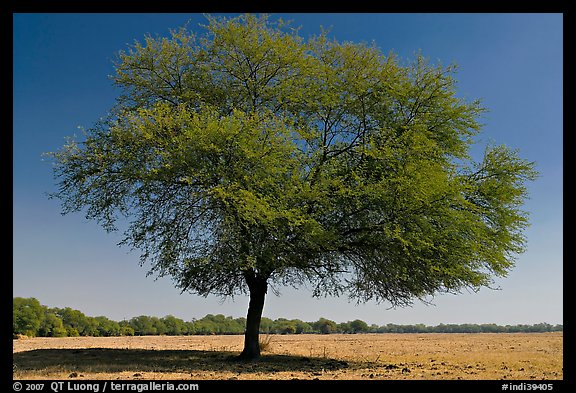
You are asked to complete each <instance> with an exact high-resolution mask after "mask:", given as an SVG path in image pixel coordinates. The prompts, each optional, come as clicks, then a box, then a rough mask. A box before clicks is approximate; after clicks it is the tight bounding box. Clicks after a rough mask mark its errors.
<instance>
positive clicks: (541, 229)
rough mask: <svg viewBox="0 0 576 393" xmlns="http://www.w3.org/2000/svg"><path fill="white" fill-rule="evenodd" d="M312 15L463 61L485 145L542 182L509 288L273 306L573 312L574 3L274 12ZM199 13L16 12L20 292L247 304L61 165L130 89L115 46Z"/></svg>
mask: <svg viewBox="0 0 576 393" xmlns="http://www.w3.org/2000/svg"><path fill="white" fill-rule="evenodd" d="M278 16H281V17H282V18H283V19H285V20H286V19H291V20H293V24H294V25H296V26H302V29H301V31H300V34H301V35H302V36H304V37H307V36H309V35H311V34H317V33H318V32H319V31H320V26H321V25H322V26H324V27H331V34H332V35H333V36H334V37H335V38H336V39H338V40H340V41H355V42H358V41H364V42H369V43H370V42H372V41H374V42H375V43H376V45H377V46H378V47H380V48H381V50H382V51H383V52H384V53H388V52H389V51H391V50H392V51H394V52H395V53H396V54H398V55H399V56H400V57H401V58H402V59H406V60H407V61H409V60H410V59H413V58H414V56H415V53H417V52H418V51H421V52H422V54H423V55H425V56H427V57H429V58H430V59H431V61H432V62H434V63H438V62H440V63H442V64H445V65H447V64H449V63H456V64H458V66H459V70H458V73H457V74H456V79H457V80H458V82H459V83H458V94H459V96H461V97H464V98H467V99H470V100H472V99H475V98H481V99H482V102H483V104H484V106H485V107H487V108H488V109H489V112H488V113H487V114H486V115H485V117H484V118H483V119H482V121H483V123H484V124H485V127H484V129H483V132H482V133H481V134H480V135H479V136H478V138H477V141H478V144H477V146H476V147H475V148H474V153H475V154H478V153H479V152H481V151H482V150H483V147H484V146H485V145H486V144H487V143H489V142H490V141H494V142H496V143H498V144H506V145H508V146H510V147H513V148H517V149H518V150H519V152H520V155H521V156H522V157H524V158H527V159H528V160H531V161H535V162H536V165H537V169H538V171H539V172H540V177H539V178H538V180H536V181H535V182H533V183H531V184H530V185H529V190H530V199H529V200H528V201H527V203H526V205H525V209H526V210H527V211H529V212H530V221H531V227H530V228H529V229H528V230H527V232H526V235H527V238H528V243H527V244H528V249H527V252H526V253H524V254H522V255H520V256H519V257H518V259H517V266H516V267H515V268H514V270H512V271H511V273H510V274H509V276H508V277H507V278H504V279H499V280H497V281H496V286H497V287H499V288H500V289H499V290H490V289H483V290H481V291H480V292H478V293H467V292H464V293H463V294H461V295H457V296H454V295H443V296H437V297H436V298H435V299H433V303H434V305H432V306H426V305H423V304H421V303H418V302H417V303H415V305H414V306H413V307H409V308H404V309H390V308H389V305H388V304H380V305H376V304H374V303H368V304H365V305H356V304H355V303H353V302H349V301H348V300H347V299H346V298H344V297H342V298H321V299H315V298H312V297H311V295H310V292H309V291H308V290H306V289H305V288H301V289H299V290H295V289H292V288H278V289H279V290H280V292H281V294H282V295H281V296H280V297H276V296H274V295H272V294H271V293H270V294H269V296H268V298H267V299H266V305H265V309H264V315H265V316H268V317H270V318H278V317H286V318H299V319H302V320H305V321H313V320H317V319H318V318H319V317H325V318H330V319H333V320H335V321H337V322H342V321H348V320H353V319H357V318H359V319H362V320H365V321H366V322H368V323H369V324H372V323H375V324H378V325H382V324H386V323H424V324H428V325H436V324H439V323H498V324H517V323H539V322H548V323H552V324H556V323H562V322H563V313H562V309H563V307H562V302H563V250H562V249H563V199H562V195H563V149H562V146H563V129H562V127H563V124H562V116H563V101H562V88H563V79H562V73H563V66H562V64H563V35H562V30H563V17H562V15H561V14H498V13H496V14H474V13H470V14H273V15H272V18H275V17H278ZM187 21H189V23H190V24H189V27H190V28H196V26H198V23H204V22H205V21H206V20H205V18H204V17H203V16H202V15H199V14H14V31H13V43H14V52H13V65H14V75H13V102H14V106H13V295H14V296H22V297H36V298H38V299H39V300H40V302H41V303H43V304H46V305H48V306H51V307H55V306H58V307H64V306H70V307H73V308H77V309H80V310H82V311H83V312H84V313H86V314H87V315H92V316H96V315H106V316H108V317H110V318H113V319H117V320H120V319H123V318H130V317H133V316H137V315H141V314H146V315H156V316H164V315H168V314H172V315H175V316H177V317H180V318H183V319H185V320H190V319H192V318H200V317H202V316H204V315H205V314H208V313H212V314H218V313H221V314H225V315H232V316H234V317H239V316H245V313H246V310H247V305H248V299H247V298H245V297H237V298H235V299H234V300H233V301H232V300H227V301H221V300H220V299H218V298H215V297H214V298H213V297H208V298H203V297H198V296H195V295H190V294H180V293H179V291H178V290H177V289H175V288H174V287H173V286H172V283H171V281H170V279H168V278H164V279H158V280H154V278H153V277H146V272H147V268H146V267H140V266H139V263H138V262H139V261H138V254H137V252H133V253H130V252H129V250H128V249H126V248H120V247H118V246H117V245H116V244H117V243H118V242H119V241H120V238H121V234H117V233H112V234H108V233H106V232H105V231H104V230H103V229H101V228H100V227H98V225H97V224H96V223H95V222H90V221H87V220H86V219H85V218H84V216H83V215H82V214H71V215H67V216H62V215H61V214H60V204H59V202H58V201H57V200H49V199H48V198H47V197H46V195H45V194H46V193H47V192H51V191H54V189H55V183H54V179H53V176H52V169H51V164H50V163H49V162H47V161H46V160H44V159H43V157H42V153H44V152H48V151H54V150H57V149H58V148H59V147H60V146H61V145H62V144H63V143H64V142H65V137H66V136H71V135H74V134H79V130H78V127H79V126H81V127H85V128H89V127H90V126H92V125H93V124H94V122H96V121H97V120H98V119H99V118H100V117H102V116H105V115H106V113H107V111H108V110H109V109H110V108H111V107H112V105H113V104H114V100H115V98H116V97H117V96H118V94H119V92H118V90H117V89H116V88H114V86H113V85H112V83H111V81H110V80H109V78H108V76H109V75H112V74H113V73H114V67H113V64H112V60H113V59H114V56H115V54H116V53H117V52H118V51H119V50H121V49H126V47H127V45H128V44H131V43H133V42H134V40H141V39H142V38H143V37H144V35H145V34H147V33H150V34H151V35H167V34H168V32H169V29H172V28H177V27H179V26H182V25H184V24H185V23H186V22H187Z"/></svg>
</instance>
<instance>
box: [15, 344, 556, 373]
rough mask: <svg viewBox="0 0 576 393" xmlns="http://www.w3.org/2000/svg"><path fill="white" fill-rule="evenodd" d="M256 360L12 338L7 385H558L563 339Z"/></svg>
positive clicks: (220, 351) (221, 347)
mask: <svg viewBox="0 0 576 393" xmlns="http://www.w3.org/2000/svg"><path fill="white" fill-rule="evenodd" d="M269 338H270V344H269V348H268V350H267V351H265V352H264V353H263V357H262V358H261V359H260V360H259V361H256V362H249V363H240V362H236V361H232V360H231V358H232V357H233V356H234V355H237V354H238V353H239V352H240V351H241V349H242V344H243V336H175V337H173V336H146V337H66V338H31V339H24V340H14V343H13V362H14V373H13V376H14V378H15V379H69V378H75V379H154V380H156V379H195V380H202V379H321V380H322V379H336V380H343V379H516V380H518V379H521V380H544V379H562V378H563V367H562V365H563V353H562V340H563V335H562V333H508V334H507V333H481V334H459V333H449V334H448V333H446V334H443V333H429V334H330V335H316V334H311V335H274V336H270V337H269Z"/></svg>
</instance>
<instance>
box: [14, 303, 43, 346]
mask: <svg viewBox="0 0 576 393" xmlns="http://www.w3.org/2000/svg"><path fill="white" fill-rule="evenodd" d="M44 318H45V310H44V308H43V307H42V305H41V304H40V302H39V301H38V299H36V298H33V297H31V298H26V299H25V298H21V297H15V298H14V299H13V301H12V331H13V333H14V334H24V335H26V336H31V337H34V336H36V335H37V334H38V331H39V329H40V327H41V326H42V323H43V322H44Z"/></svg>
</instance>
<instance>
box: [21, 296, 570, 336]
mask: <svg viewBox="0 0 576 393" xmlns="http://www.w3.org/2000/svg"><path fill="white" fill-rule="evenodd" d="M13 302H14V304H15V307H14V308H13V319H14V320H19V321H22V320H24V319H22V314H24V315H26V316H28V318H29V319H26V324H25V325H24V327H21V328H20V330H16V329H14V330H13V333H14V334H26V333H22V332H26V331H28V332H33V333H34V334H33V335H34V336H41V337H66V336H69V337H78V336H103V337H108V336H134V335H140V336H143V335H159V334H166V335H175V336H178V335H187V334H199V335H211V334H242V333H243V332H244V329H245V326H246V318H232V317H226V316H224V315H222V314H217V315H213V314H208V315H206V316H204V317H203V318H201V319H198V320H194V321H188V322H185V321H183V320H182V319H180V318H176V317H174V316H172V315H167V316H165V317H164V318H157V317H150V316H139V317H135V318H132V319H130V320H129V321H122V322H116V321H113V320H111V319H108V318H107V317H104V316H99V317H95V318H92V317H87V316H86V315H84V314H83V313H82V312H80V311H78V310H73V309H71V308H69V307H67V308H64V309H60V308H48V307H46V306H42V305H40V303H39V302H38V300H36V299H34V298H28V299H24V298H14V299H13ZM22 310H24V312H23V311H22ZM30 310H35V312H34V313H31V312H30ZM61 315H64V316H65V319H64V320H63V319H62V318H61ZM86 321H89V322H86ZM70 323H74V326H72V325H70ZM86 324H88V325H90V324H95V328H94V326H92V327H91V328H86ZM31 326H38V329H37V330H35V331H34V330H33V329H32V328H31ZM260 328H261V329H260V331H261V332H262V333H266V334H307V333H319V334H330V333H528V332H555V331H562V330H563V326H562V325H555V326H553V325H550V324H548V323H538V324H535V325H513V326H512V325H506V326H500V325H496V324H482V325H477V324H461V325H456V324H440V325H438V326H425V325H423V324H416V325H396V324H392V323H389V324H387V325H384V326H376V325H372V326H368V324H367V323H366V322H364V321H362V320H360V319H356V320H353V321H348V322H341V323H336V322H334V321H331V320H329V319H326V318H320V319H318V321H315V322H303V321H301V320H300V319H291V320H289V319H286V318H278V319H275V320H272V319H270V318H266V317H263V318H262V323H261V324H260ZM90 333H91V334H90ZM28 335H29V336H32V334H28Z"/></svg>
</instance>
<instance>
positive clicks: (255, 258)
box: [52, 15, 536, 334]
mask: <svg viewBox="0 0 576 393" xmlns="http://www.w3.org/2000/svg"><path fill="white" fill-rule="evenodd" d="M208 20H209V24H208V26H206V34H205V35H203V36H196V35H195V34H193V33H190V32H188V31H187V30H186V29H184V28H182V29H179V30H175V31H173V32H172V33H171V36H170V37H159V38H152V37H149V36H148V37H146V38H145V40H144V42H141V43H140V42H137V43H136V44H134V45H133V46H132V47H130V48H129V49H128V50H126V51H122V52H120V53H119V55H118V58H117V61H116V75H115V76H114V77H113V79H114V82H115V84H116V85H117V86H119V87H120V88H121V89H122V95H121V97H120V98H119V99H118V102H117V105H116V106H115V107H114V108H113V110H112V111H111V115H110V116H109V117H108V118H107V119H105V120H104V121H102V122H100V123H98V124H96V125H95V126H94V127H93V128H91V129H89V130H88V131H87V133H86V137H85V140H83V141H80V142H76V141H73V140H71V141H70V142H69V143H68V144H66V145H65V146H64V148H63V149H62V150H61V151H59V152H56V153H53V154H52V155H53V157H54V159H55V176H56V178H57V180H58V184H59V191H58V192H56V193H55V194H54V196H55V197H58V198H60V199H61V200H62V202H63V210H64V212H72V211H81V210H84V209H86V210H85V211H86V212H87V218H89V219H95V220H97V221H99V222H100V223H101V224H102V225H103V226H104V227H105V228H106V229H108V230H113V229H114V228H115V226H114V225H115V223H116V221H117V220H118V218H119V217H121V216H125V217H130V223H129V226H128V230H127V231H126V232H125V239H124V242H123V243H124V244H126V245H128V246H130V247H133V248H136V249H139V250H141V251H142V254H141V260H142V263H150V266H151V272H155V273H157V274H158V275H160V276H164V275H168V276H172V277H173V278H174V280H175V282H176V285H177V286H178V287H179V288H180V289H182V290H185V291H190V292H193V293H197V294H201V295H207V294H216V295H221V296H233V295H234V294H237V293H246V292H247V289H248V288H247V281H246V280H248V278H247V277H254V278H256V279H258V280H261V281H264V282H267V283H275V284H279V285H286V284H289V285H294V286H297V285H300V284H303V283H305V282H309V283H311V284H312V285H313V288H314V295H316V296H322V295H339V294H341V293H342V292H345V291H347V292H348V293H349V294H350V296H351V297H352V298H356V299H357V300H358V301H369V300H376V301H378V302H379V301H388V302H390V303H391V304H392V305H395V306H396V305H399V306H402V305H408V304H411V303H412V301H413V299H423V298H425V297H426V296H429V295H433V294H435V293H437V292H458V291H460V290H461V289H462V288H471V289H472V290H477V289H479V288H480V287H482V286H490V284H491V283H492V277H493V276H494V275H496V276H505V275H506V274H507V272H508V271H509V270H510V268H511V267H512V266H513V264H514V257H515V255H516V254H518V253H520V252H522V251H523V250H524V244H525V239H524V237H523V230H524V229H525V227H526V225H527V224H528V221H527V214H526V213H525V212H523V211H522V210H521V206H522V204H523V201H524V199H525V198H526V195H527V190H526V187H525V185H524V184H525V182H526V181H528V180H532V179H534V177H535V176H536V172H535V171H534V169H533V168H534V166H533V164H532V163H530V162H528V161H525V160H523V159H521V158H519V156H518V154H517V153H516V152H515V151H513V150H511V149H508V148H506V147H503V146H492V147H489V148H488V149H487V150H486V154H485V156H484V159H483V160H482V162H479V163H475V162H473V161H472V160H471V159H470V158H469V156H468V150H469V148H470V146H471V144H472V143H473V137H474V136H475V135H476V134H477V133H478V132H479V130H480V124H479V123H478V121H477V119H478V118H479V116H480V115H481V114H482V112H483V111H484V109H483V108H482V107H481V105H480V103H479V102H478V101H472V102H466V101H464V100H462V99H460V98H458V97H457V95H456V82H455V79H454V77H453V75H454V73H455V67H454V66H447V67H444V66H441V65H433V64H430V63H429V61H428V60H427V59H426V58H424V57H423V56H422V55H418V56H417V57H416V59H415V60H414V61H413V62H411V63H407V64H402V63H401V62H400V61H399V60H398V59H397V58H396V56H395V55H394V54H392V53H391V54H389V55H387V56H386V55H384V54H383V53H381V52H380V50H378V49H377V48H376V47H375V46H367V45H364V44H354V43H350V42H346V43H339V42H337V41H334V40H330V39H329V38H328V37H327V35H326V34H324V33H323V34H321V35H319V36H317V37H312V38H310V39H308V40H307V41H305V40H304V39H303V38H302V37H300V36H299V35H298V33H297V30H295V29H291V28H289V27H288V26H287V25H286V24H285V23H284V22H280V21H278V22H272V21H270V20H269V19H268V17H266V16H262V17H256V16H252V15H242V16H239V17H236V18H232V19H226V18H218V17H208ZM156 325H158V326H155V327H150V329H151V330H145V331H150V332H152V331H154V329H156V331H157V332H158V333H159V334H162V332H166V331H165V330H162V329H163V328H162V327H161V324H158V323H156ZM158 328H160V332H159V331H158ZM171 328H173V329H176V328H175V327H171ZM364 328H365V327H364V326H362V329H364ZM139 329H140V328H138V329H135V331H136V333H137V334H138V331H139ZM199 329H200V330H198V331H204V332H210V331H213V330H214V329H215V328H214V327H212V326H211V324H210V321H203V322H202V323H200V324H199ZM235 329H236V327H230V329H229V330H230V331H236V330H235ZM287 329H289V328H287ZM326 329H328V330H330V329H334V328H333V327H330V328H326ZM353 330H354V329H353ZM79 331H80V332H81V330H79ZM174 331H177V329H176V330H174ZM81 333H82V332H81Z"/></svg>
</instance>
